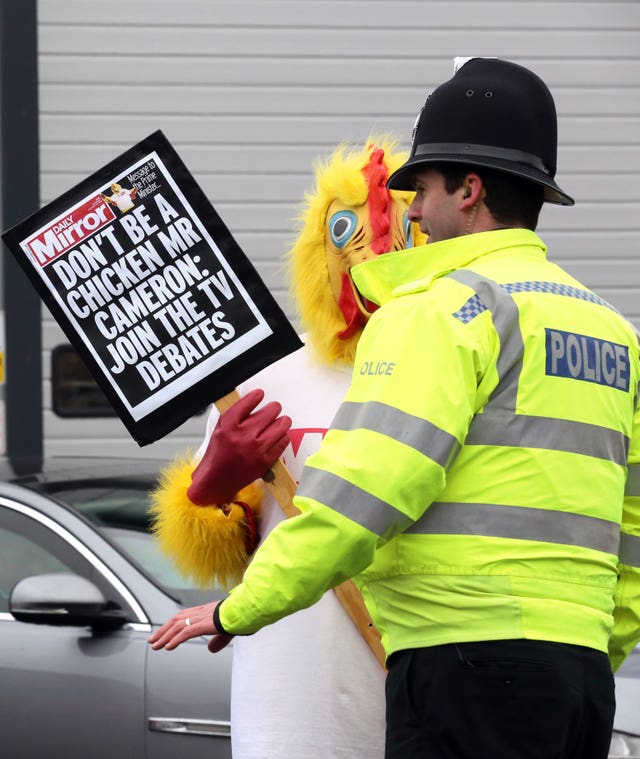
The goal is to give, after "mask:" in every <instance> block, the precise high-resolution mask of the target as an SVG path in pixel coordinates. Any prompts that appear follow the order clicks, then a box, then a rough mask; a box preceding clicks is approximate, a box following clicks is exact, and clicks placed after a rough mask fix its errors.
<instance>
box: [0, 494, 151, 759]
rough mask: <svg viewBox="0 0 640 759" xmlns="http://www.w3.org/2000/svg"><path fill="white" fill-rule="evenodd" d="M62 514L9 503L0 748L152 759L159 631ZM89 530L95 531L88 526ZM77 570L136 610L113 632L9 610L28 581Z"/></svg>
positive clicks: (1, 614) (4, 532) (50, 757)
mask: <svg viewBox="0 0 640 759" xmlns="http://www.w3.org/2000/svg"><path fill="white" fill-rule="evenodd" d="M51 510H52V512H53V513H49V514H43V513H42V512H40V511H39V510H37V509H34V508H30V507H29V506H26V505H25V504H24V503H18V502H16V501H13V500H11V499H7V498H3V497H0V683H1V687H0V745H1V746H2V755H3V756H6V757H11V759H33V758H34V757H40V756H42V757H44V756H46V757H47V759H71V758H72V757H89V756H90V757H95V758H96V759H101V758H102V757H105V759H106V757H109V759H113V758H114V757H129V756H131V757H134V756H135V757H144V756H145V755H146V754H145V734H146V730H145V728H146V724H145V700H144V699H145V693H144V683H145V657H146V649H147V644H146V637H147V635H148V634H149V630H150V629H151V628H150V626H149V625H148V624H145V620H144V612H142V610H141V609H135V608H132V604H131V601H133V604H134V605H135V599H127V598H125V597H124V596H123V594H122V593H121V592H120V590H121V589H122V588H120V589H118V588H117V587H115V586H114V585H113V584H112V583H111V582H109V579H108V578H109V569H108V567H105V570H106V576H105V575H104V574H103V573H102V572H101V571H100V570H101V567H100V562H99V560H97V559H96V557H95V556H92V554H91V552H90V551H88V550H87V549H86V547H85V546H83V545H82V543H81V542H80V541H79V540H78V539H77V538H76V537H74V536H73V535H72V534H71V533H70V532H69V531H68V530H67V528H66V527H64V526H63V525H61V524H60V523H59V522H56V521H55V511H56V509H55V504H53V503H52V504H51ZM87 529H88V528H87ZM49 572H72V573H75V574H78V575H80V576H82V577H85V578H86V579H88V580H90V581H91V582H93V583H94V584H96V585H97V586H98V587H99V588H100V590H101V591H102V593H103V595H104V596H105V598H106V599H107V600H108V601H111V602H113V603H114V604H117V605H118V606H119V607H120V608H123V609H126V610H127V611H128V612H129V613H130V618H131V620H132V623H131V624H127V625H125V626H123V627H121V628H120V629H116V630H111V631H94V630H92V629H90V628H88V627H66V626H51V625H39V624H29V623H24V622H18V621H16V620H15V619H14V618H13V616H12V615H11V614H10V613H9V611H8V602H9V594H10V592H11V589H12V587H13V586H14V585H15V583H16V582H18V581H19V580H21V579H22V578H23V577H27V576H32V575H37V574H44V573H49Z"/></svg>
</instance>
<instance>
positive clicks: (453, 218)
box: [409, 169, 466, 243]
mask: <svg viewBox="0 0 640 759" xmlns="http://www.w3.org/2000/svg"><path fill="white" fill-rule="evenodd" d="M414 187H415V191H416V195H415V198H414V199H413V202H412V203H411V205H410V207H409V219H411V221H415V222H416V223H417V224H418V225H419V226H420V229H421V230H422V232H424V233H425V234H426V235H428V236H429V239H428V240H427V243H432V242H440V241H441V240H450V239H451V238H452V237H459V236H460V235H462V234H464V226H465V223H466V218H465V216H464V214H463V213H462V212H461V210H460V200H461V194H462V193H461V191H456V192H454V193H452V194H451V195H450V194H449V193H448V192H447V191H446V189H445V186H444V177H443V176H442V174H440V172H439V171H436V170H435V169H424V170H423V171H420V172H417V173H416V174H415V178H414Z"/></svg>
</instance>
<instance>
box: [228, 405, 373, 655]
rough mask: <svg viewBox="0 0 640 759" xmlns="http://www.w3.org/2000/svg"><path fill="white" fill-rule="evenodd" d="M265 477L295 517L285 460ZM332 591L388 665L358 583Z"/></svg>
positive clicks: (287, 512)
mask: <svg viewBox="0 0 640 759" xmlns="http://www.w3.org/2000/svg"><path fill="white" fill-rule="evenodd" d="M239 398H240V393H238V391H237V390H232V391H231V392H230V393H228V394H227V395H225V396H223V397H222V398H220V399H219V400H217V401H216V402H215V405H216V408H217V409H218V411H219V412H220V413H221V414H222V413H224V412H225V411H226V410H227V409H229V408H231V406H233V404H234V403H235V402H236V401H237V400H239ZM263 480H264V482H265V483H266V486H267V487H268V488H269V490H270V491H271V493H272V494H273V496H274V498H275V499H276V501H277V502H278V504H279V506H280V508H281V509H282V511H283V512H284V514H285V516H286V517H293V516H296V514H299V513H300V511H299V510H298V509H297V508H296V507H295V506H294V505H293V496H294V495H295V492H296V489H297V487H298V485H297V483H296V481H295V480H294V478H293V476H292V475H291V472H290V471H289V470H288V469H287V467H286V466H285V465H284V463H283V462H282V460H280V459H278V461H276V463H275V464H274V465H273V467H272V468H271V470H270V471H269V472H267V474H266V475H265V476H264V477H263ZM333 591H334V593H335V594H336V596H337V597H338V600H339V601H340V603H341V604H342V606H343V608H344V610H345V611H346V612H347V614H348V615H349V617H350V618H351V620H352V622H353V623H354V624H355V625H356V627H357V628H358V630H359V631H360V634H361V635H362V637H363V638H364V640H365V642H366V643H367V645H368V646H369V648H370V649H371V650H372V652H373V654H374V656H375V657H376V659H377V660H378V662H379V663H380V666H381V667H382V668H383V669H385V653H384V648H383V647H382V643H381V640H380V633H379V631H378V629H377V627H376V626H375V624H374V622H373V620H372V619H371V616H370V615H369V612H368V611H367V607H366V606H365V605H364V600H363V599H362V594H361V593H360V591H359V590H358V588H357V587H356V585H355V583H354V582H353V580H347V581H346V582H343V583H342V584H341V585H338V586H337V587H335V588H334V589H333Z"/></svg>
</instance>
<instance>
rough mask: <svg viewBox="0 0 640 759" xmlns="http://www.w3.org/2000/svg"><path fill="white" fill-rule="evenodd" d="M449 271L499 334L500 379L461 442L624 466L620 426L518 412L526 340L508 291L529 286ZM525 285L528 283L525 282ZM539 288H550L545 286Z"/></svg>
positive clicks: (561, 292)
mask: <svg viewBox="0 0 640 759" xmlns="http://www.w3.org/2000/svg"><path fill="white" fill-rule="evenodd" d="M447 276H449V277H451V278H452V279H455V280H456V281H458V282H461V283H462V284H465V285H467V286H468V287H471V288H472V289H473V290H475V292H476V293H477V295H478V296H479V297H480V300H481V301H482V303H483V304H484V305H485V306H486V307H487V308H488V309H489V311H490V313H491V318H492V320H493V323H494V326H495V329H496V332H497V333H498V337H499V339H500V355H499V357H498V362H497V366H496V369H497V373H498V378H499V379H498V384H497V386H496V388H495V390H494V391H493V393H492V394H491V397H490V398H489V400H488V402H487V404H486V406H485V408H484V410H483V413H481V414H476V416H475V417H474V418H473V420H472V421H471V425H470V427H469V433H468V435H467V437H466V439H465V441H464V444H465V445H494V446H500V445H503V446H509V447H523V448H544V449H546V450H552V451H565V452H568V453H579V454H583V455H586V456H593V457H594V458H599V459H603V460H605V461H612V462H614V463H616V464H619V465H620V466H624V465H625V464H626V461H627V455H628V451H629V438H628V437H627V436H626V435H624V434H623V433H622V432H620V431H619V430H613V429H610V428H608V427H599V426H597V425H593V424H586V423H584V422H574V421H569V420H566V419H554V418H551V417H541V416H525V415H522V414H516V401H517V397H518V382H519V380H520V374H521V372H522V361H523V356H524V341H523V338H522V332H521V330H520V322H519V311H518V307H517V305H516V303H515V301H514V300H513V298H512V296H511V294H510V293H511V292H512V291H513V292H519V291H521V290H530V289H532V288H528V287H524V286H523V287H522V288H520V287H518V283H512V284H510V285H499V284H498V283H497V282H494V281H493V280H491V279H487V278H485V277H482V276H480V275H478V274H476V273H475V272H472V271H469V270H468V269H460V270H458V271H454V272H451V273H450V274H448V275H447ZM525 284H528V283H523V285H525ZM533 289H534V290H535V288H533ZM565 290H566V288H564V289H563V288H562V287H560V286H558V294H559V295H568V296H569V297H576V296H575V295H573V294H572V292H571V291H567V292H565ZM569 290H571V288H569ZM540 291H541V292H542V291H544V292H547V291H549V292H553V290H550V289H548V288H547V289H546V290H544V289H541V290H540ZM578 292H580V293H582V292H583V291H578ZM594 302H597V303H599V304H600V305H607V304H606V303H605V302H604V301H601V299H599V298H597V296H594Z"/></svg>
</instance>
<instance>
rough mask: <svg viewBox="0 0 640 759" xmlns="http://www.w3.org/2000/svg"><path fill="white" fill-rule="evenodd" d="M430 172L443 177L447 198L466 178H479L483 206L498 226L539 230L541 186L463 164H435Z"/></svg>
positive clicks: (501, 172) (542, 196) (498, 172)
mask: <svg viewBox="0 0 640 759" xmlns="http://www.w3.org/2000/svg"><path fill="white" fill-rule="evenodd" d="M433 168H435V169H437V170H438V171H439V172H440V173H441V174H442V175H443V176H444V187H445V190H446V191H447V192H448V193H449V194H452V193H454V192H455V191H456V190H458V189H459V188H460V187H462V184H463V182H464V178H465V177H466V176H467V174H478V176H479V177H481V179H482V183H483V185H484V187H485V190H486V191H487V194H486V197H485V199H484V202H485V205H486V206H487V208H488V209H489V211H490V212H491V215H492V216H493V218H494V219H495V220H496V221H497V222H498V223H499V224H504V225H505V226H513V225H521V226H523V227H525V228H526V229H531V230H534V229H535V228H536V227H537V226H538V216H539V215H540V209H541V208H542V203H543V202H544V189H543V188H542V186H541V185H539V184H536V183H535V182H530V181H529V180H527V179H522V178H521V177H517V176H515V175H513V174H507V173H506V172H504V171H497V170H495V169H487V168H485V167H484V166H472V165H470V164H466V163H442V164H435V165H434V166H433Z"/></svg>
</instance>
